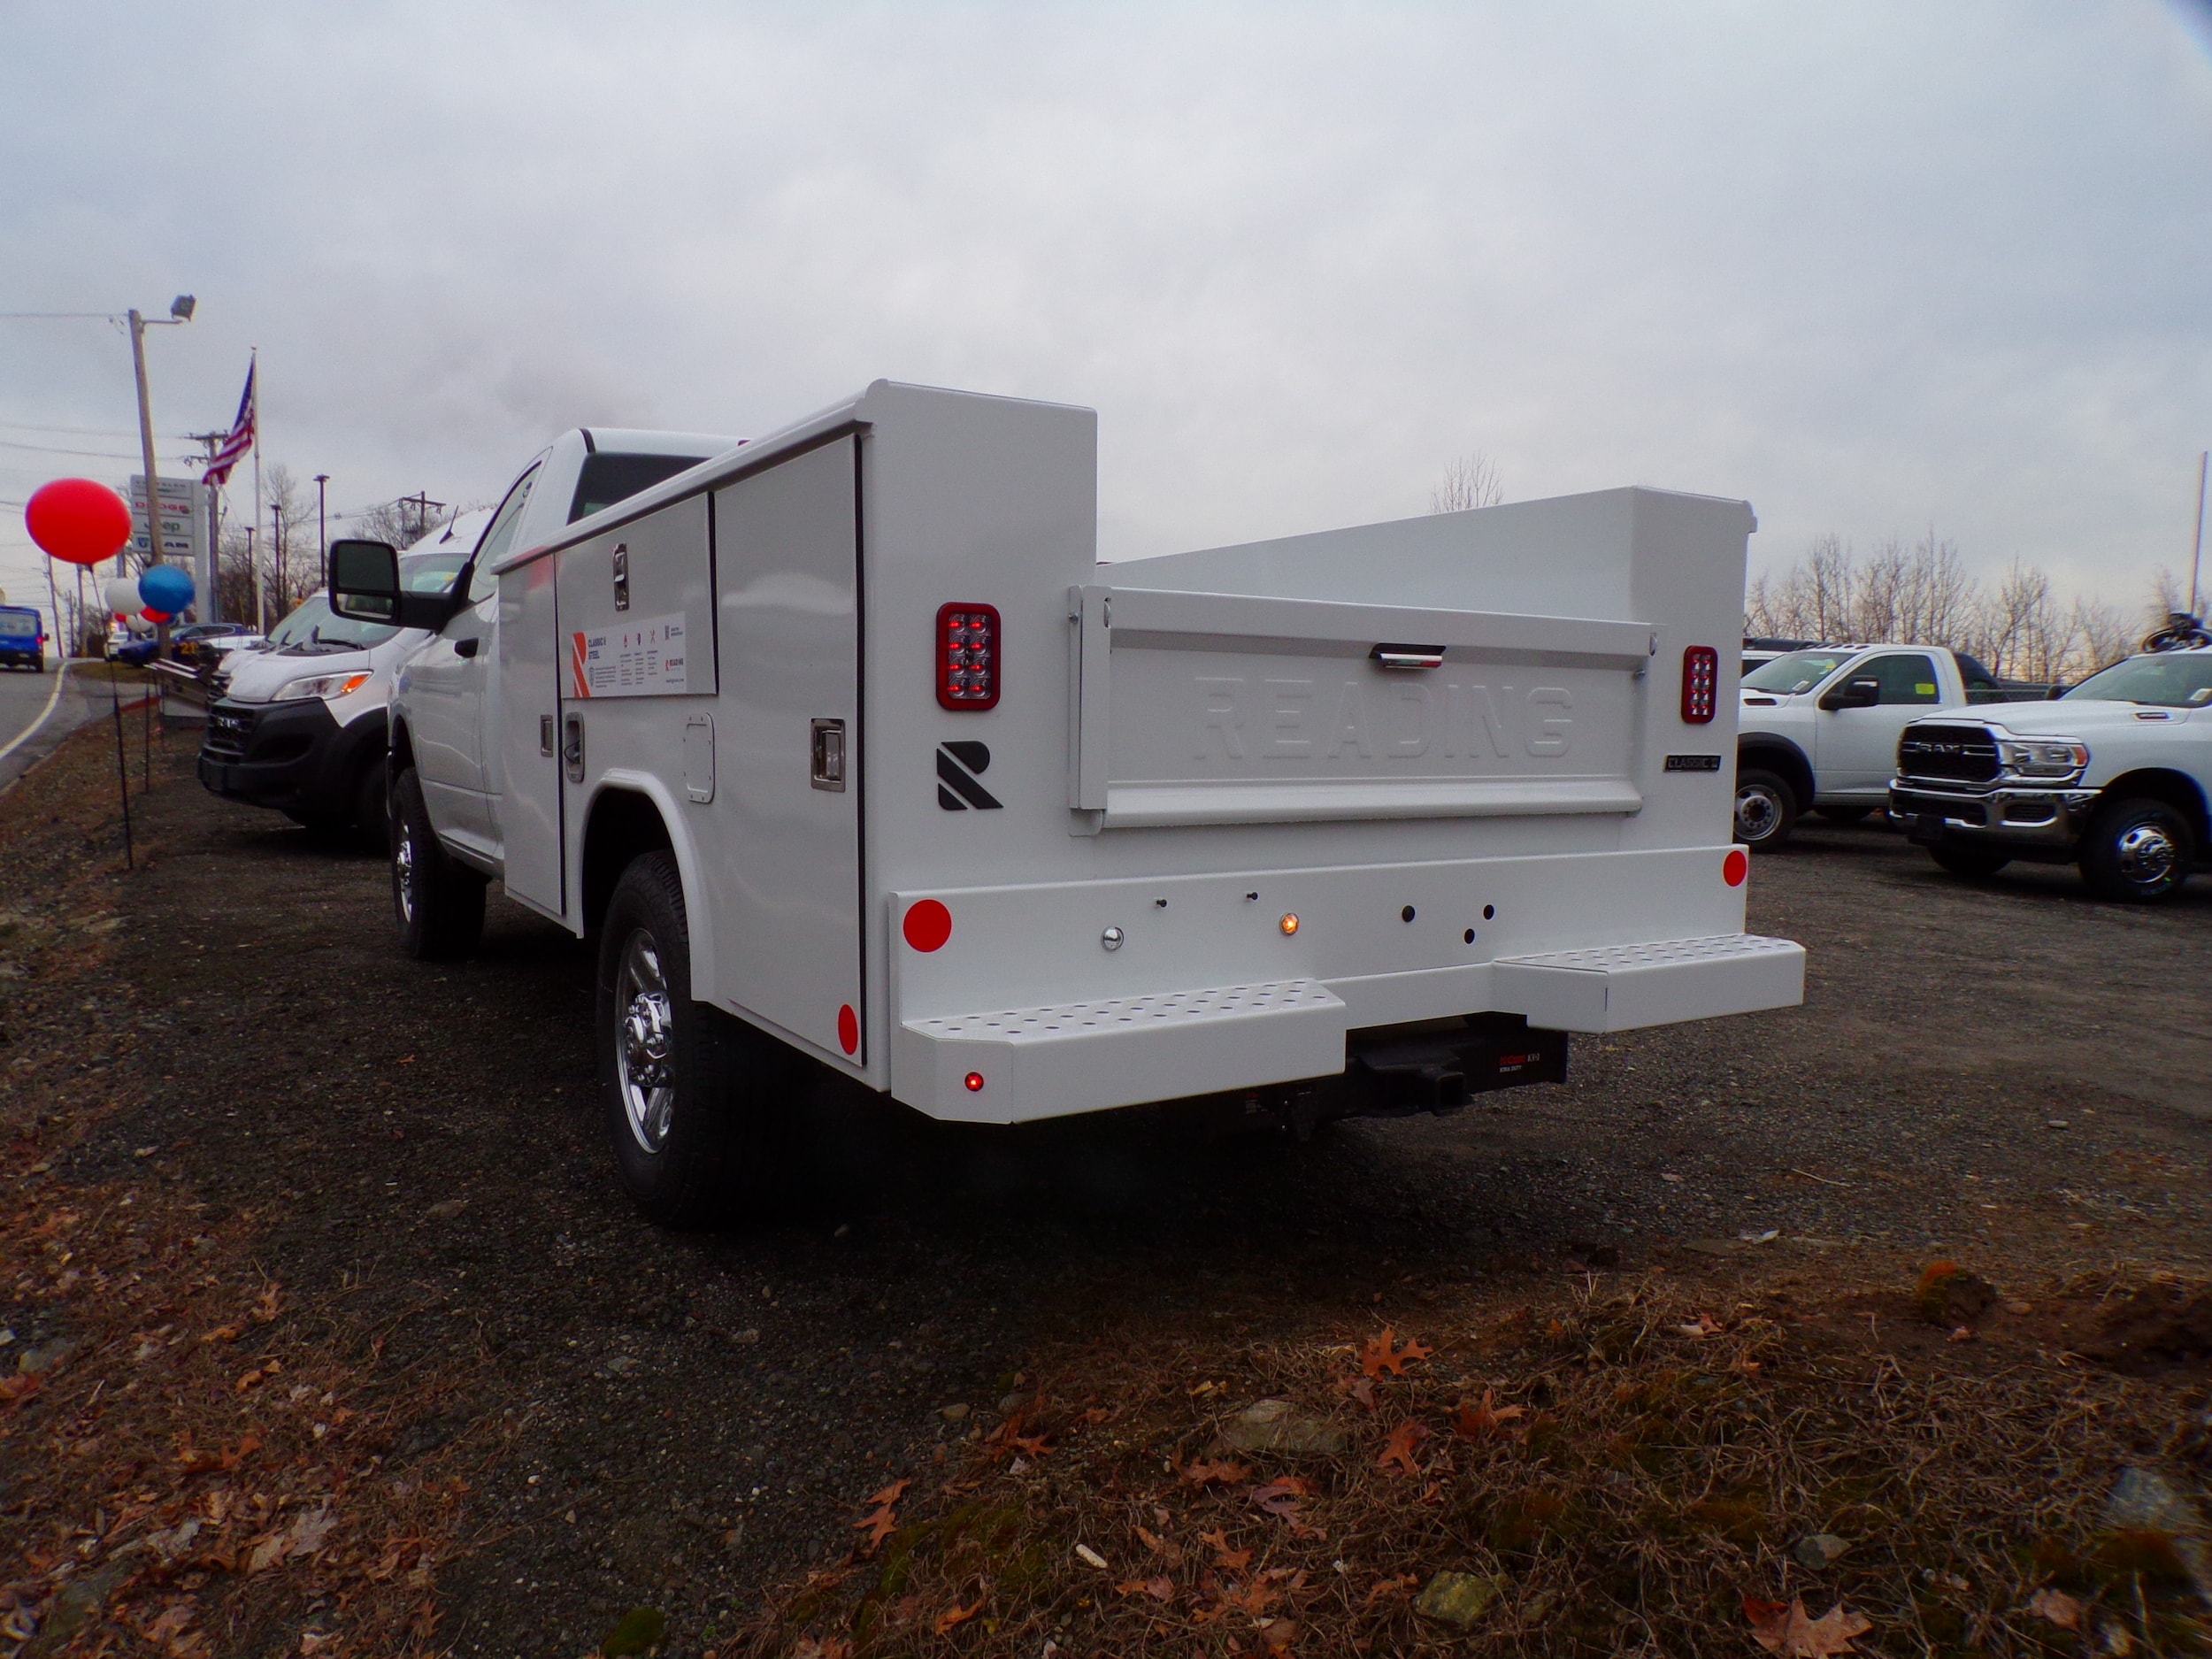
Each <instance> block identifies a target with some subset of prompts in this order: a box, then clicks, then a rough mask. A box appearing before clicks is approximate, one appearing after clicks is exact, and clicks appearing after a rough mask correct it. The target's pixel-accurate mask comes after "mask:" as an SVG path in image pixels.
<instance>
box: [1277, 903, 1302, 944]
mask: <svg viewBox="0 0 2212 1659" xmlns="http://www.w3.org/2000/svg"><path fill="white" fill-rule="evenodd" d="M1277 926H1279V927H1280V928H1281V929H1282V930H1283V937H1284V938H1285V939H1288V938H1289V937H1290V936H1291V935H1292V934H1293V933H1296V932H1297V931H1298V912H1297V911H1295V910H1293V911H1291V912H1290V913H1289V914H1288V915H1286V916H1285V917H1284V918H1283V919H1282V920H1281V921H1280V922H1279V923H1278V924H1277Z"/></svg>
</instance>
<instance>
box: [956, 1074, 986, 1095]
mask: <svg viewBox="0 0 2212 1659" xmlns="http://www.w3.org/2000/svg"><path fill="white" fill-rule="evenodd" d="M960 1080H961V1081H962V1082H963V1083H965V1084H966V1085H967V1086H968V1093H969V1094H981V1093H983V1073H982V1072H980V1071H971V1072H969V1073H968V1075H967V1076H965V1077H964V1078H962V1079H960Z"/></svg>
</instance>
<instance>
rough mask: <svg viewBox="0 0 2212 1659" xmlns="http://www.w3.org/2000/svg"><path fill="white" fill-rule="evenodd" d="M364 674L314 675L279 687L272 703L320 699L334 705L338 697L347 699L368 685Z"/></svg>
mask: <svg viewBox="0 0 2212 1659" xmlns="http://www.w3.org/2000/svg"><path fill="white" fill-rule="evenodd" d="M369 680H370V676H369V675H367V674H365V673H358V672H356V673H351V674H314V675H311V676H309V677H308V678H307V679H305V680H293V681H291V682H290V683H289V684H288V685H285V686H282V687H279V689H278V691H277V694H276V695H275V696H273V697H272V698H270V699H269V701H270V702H272V703H304V702H306V701H307V699H308V698H310V697H320V698H322V699H323V700H324V701H325V702H326V703H334V702H336V701H337V700H338V699H339V698H340V697H349V696H351V695H353V694H354V693H355V692H357V691H358V690H360V689H361V687H364V686H365V685H367V684H368V683H369Z"/></svg>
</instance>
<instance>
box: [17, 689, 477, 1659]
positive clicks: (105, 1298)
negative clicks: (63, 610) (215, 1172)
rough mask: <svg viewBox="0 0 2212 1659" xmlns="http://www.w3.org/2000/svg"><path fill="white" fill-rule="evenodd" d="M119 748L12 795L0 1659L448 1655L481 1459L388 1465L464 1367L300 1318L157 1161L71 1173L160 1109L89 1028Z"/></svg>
mask: <svg viewBox="0 0 2212 1659" xmlns="http://www.w3.org/2000/svg"><path fill="white" fill-rule="evenodd" d="M112 741H113V739H112V734H111V733H108V732H107V731H105V730H104V728H101V727H95V728H93V729H91V730H89V731H87V732H82V733H77V734H76V735H74V736H73V737H72V738H71V739H70V740H69V741H68V742H67V743H65V745H64V746H63V748H62V749H60V750H58V751H57V753H56V754H55V755H54V756H53V757H50V759H49V760H48V761H47V762H45V763H43V764H42V765H41V766H39V767H38V768H36V769H35V770H34V771H33V772H31V773H29V774H28V775H27V777H26V778H25V779H24V780H23V781H22V783H21V784H20V785H19V787H17V788H15V789H14V790H12V791H11V792H9V794H8V795H7V796H6V797H5V798H4V799H0V837H4V839H5V840H6V842H7V845H8V847H9V849H10V855H11V856H10V859H9V861H8V864H7V868H6V869H5V870H4V871H0V967H4V976H0V977H4V981H5V982H4V983H0V994H4V995H0V1062H4V1064H5V1066H6V1068H7V1069H6V1071H5V1073H4V1075H5V1078H6V1089H5V1094H4V1099H0V1180H4V1187H0V1194H4V1196H0V1324H7V1323H10V1322H12V1325H14V1326H15V1327H17V1328H15V1329H14V1330H13V1332H12V1337H11V1340H9V1341H8V1342H7V1343H6V1344H5V1345H4V1346H0V1503H4V1509H0V1653H5V1654H9V1655H15V1654H19V1653H24V1654H36V1655H42V1656H44V1655H58V1654H76V1653H84V1654H100V1653H108V1652H115V1653H136V1654H143V1653H157V1654H168V1655H180V1656H182V1655H221V1654H233V1653H239V1652H244V1651H273V1652H285V1653H327V1654H332V1655H340V1654H352V1653H365V1652H373V1653H379V1654H412V1653H428V1652H432V1651H436V1650H437V1647H438V1644H437V1642H436V1640H435V1632H436V1624H437V1609H436V1605H435V1602H434V1598H433V1595H432V1593H431V1583H432V1573H433V1571H434V1568H435V1567H436V1565H437V1564H438V1563H439V1562H440V1561H441V1560H442V1559H443V1558H445V1557H446V1556H447V1555H449V1553H450V1552H451V1551H452V1550H453V1549H454V1548H455V1540H456V1537H457V1532H458V1529H459V1526H460V1518H461V1514H462V1510H463V1507H464V1505H463V1502H462V1500H463V1497H464V1495H465V1493H466V1492H467V1490H468V1477H469V1474H470V1472H471V1470H472V1467H473V1463H474V1460H475V1459H476V1458H478V1457H480V1455H483V1454H484V1452H485V1451H486V1449H487V1448H484V1447H482V1446H480V1445H478V1444H475V1443H473V1442H471V1441H468V1440H462V1441H457V1442H455V1443H454V1444H451V1445H449V1446H446V1447H443V1448H428V1447H425V1448H423V1449H422V1455H415V1456H411V1457H403V1458H395V1452H396V1451H400V1452H404V1451H406V1450H409V1449H412V1448H410V1447H409V1445H408V1437H409V1432H410V1430H411V1428H412V1427H413V1426H414V1425H417V1424H419V1423H423V1422H425V1421H426V1420H429V1419H431V1418H433V1417H434V1416H435V1415H436V1414H437V1412H438V1411H439V1410H440V1409H441V1406H442V1402H443V1401H444V1400H445V1399H446V1398H447V1396H448V1395H449V1394H450V1393H451V1392H452V1391H453V1390H454V1389H455V1388H456V1387H457V1386H459V1385H460V1384H461V1383H462V1382H463V1381H465V1376H463V1375H460V1374H458V1373H462V1372H465V1369H466V1366H465V1363H456V1364H454V1365H450V1366H447V1367H445V1368H443V1369H442V1370H441V1371H438V1372H436V1373H432V1372H428V1371H403V1370H401V1369H400V1368H398V1367H396V1366H394V1365H391V1364H389V1363H387V1362H385V1360H384V1359H383V1356H382V1352H381V1348H382V1344H381V1341H380V1334H379V1333H377V1332H376V1331H373V1330H365V1329H360V1328H357V1327H356V1326H354V1325H349V1323H347V1322H346V1321H345V1320H344V1319H343V1318H342V1317H338V1316H336V1315H334V1314H333V1313H332V1312H331V1311H330V1310H326V1309H315V1310H300V1309H296V1307H295V1306H294V1305H293V1302H292V1301H291V1299H290V1298H289V1297H288V1295H287V1294H286V1293H285V1290H284V1287H283V1286H279V1285H276V1284H273V1283H271V1282H269V1281H268V1280H267V1279H265V1276H264V1275H263V1274H262V1272H261V1271H259V1269H258V1268H257V1265H256V1264H255V1262H254V1259H253V1249H254V1241H255V1240H256V1238H257V1234H258V1233H259V1228H260V1224H261V1222H262V1220H263V1219H264V1218H263V1217H257V1216H255V1215H253V1214H250V1213H246V1212H239V1213H235V1214H225V1213H223V1212H222V1211H221V1210H219V1208H211V1207H210V1206H209V1205H207V1204H205V1203H204V1202H198V1201H197V1199H196V1196H195V1195H194V1194H192V1193H191V1192H190V1191H189V1190H188V1187H185V1185H184V1184H183V1183H182V1182H181V1181H180V1179H177V1177H176V1174H175V1172H174V1171H173V1170H172V1169H171V1168H169V1167H168V1166H167V1164H166V1162H165V1160H164V1159H158V1158H156V1157H155V1156H153V1154H154V1152H155V1150H156V1149H155V1148H148V1149H147V1156H145V1157H144V1158H143V1159H142V1160H141V1159H129V1160H127V1163H126V1164H125V1166H124V1168H123V1169H122V1170H121V1171H118V1170H116V1168H115V1164H114V1160H113V1158H112V1156H110V1157H109V1158H108V1161H107V1164H106V1165H105V1170H106V1173H104V1175H101V1174H96V1173H95V1171H99V1170H100V1168H101V1165H100V1164H98V1163H97V1162H96V1161H95V1162H91V1163H87V1162H85V1161H84V1156H83V1155H84V1154H85V1153H86V1152H87V1151H88V1150H90V1148H91V1147H92V1146H93V1145H94V1144H95V1143H96V1137H97V1136H98V1134H99V1132H100V1131H101V1129H102V1127H103V1126H104V1125H106V1124H108V1123H109V1122H110V1121H111V1119H112V1118H113V1117H114V1115H115V1114H116V1112H117V1111H118V1110H119V1109H120V1108H122V1107H123V1106H125V1105H126V1104H127V1103H129V1102H134V1101H136V1100H139V1099H142V1098H143V1097H144V1094H145V1093H146V1091H147V1090H148V1089H149V1088H150V1087H158V1085H157V1084H155V1083H154V1082H153V1081H152V1079H150V1076H148V1075H147V1073H148V1072H149V1071H150V1070H151V1068H149V1067H146V1066H144V1065H143V1064H141V1060H142V1054H143V1047H142V1037H141V1036H140V1035H139V1034H138V1033H135V1032H134V1030H133V1029H132V1028H130V1027H129V1026H128V1025H120V1024H118V1025H110V1024H109V1023H107V1021H106V1019H105V1017H104V1013H103V1012H99V1011H95V1010H104V1009H105V1008H106V1007H107V1006H109V1005H111V1004H112V1003H113V1002H115V1000H116V999H115V998H114V996H113V991H114V986H115V979H116V976H115V973H114V958H115V956H116V952H117V949H118V945H117V942H116V941H118V939H119V938H120V937H122V935H120V934H119V933H118V932H117V931H116V930H117V929H118V927H119V926H121V924H120V922H119V920H118V918H119V916H127V912H128V911H129V909H130V907H131V902H132V900H131V889H130V885H129V883H130V879H127V878H119V864H120V860H119V852H120V838H119V829H118V826H117V825H116V824H115V823H114V822H113V821H112V820H113V815H114V803H113V799H112V796H111V795H104V788H105V785H106V781H107V780H108V778H109V777H110V776H111V773H110V772H109V770H108V769H110V768H111V767H112V766H113V764H114V758H113V749H112V748H111V744H112ZM133 759H134V772H135V764H136V761H137V759H138V757H136V756H135V755H134V757H133ZM188 764H189V746H188V745H187V744H181V743H172V744H171V745H170V746H169V747H168V749H167V750H166V751H165V752H162V753H158V754H157V757H156V762H155V765H156V770H157V774H158V773H163V772H170V773H173V772H176V771H178V770H180V769H181V768H183V767H185V766H188ZM136 781H137V780H136V778H135V776H134V780H133V782H134V786H135V784H136ZM151 850H153V849H151V848H148V847H142V849H141V852H142V855H144V854H146V853H148V852H150V851H151ZM143 867H144V865H143V864H142V869H143ZM139 879H142V878H139ZM88 996H92V997H96V998H97V999H98V1000H97V1002H92V1001H84V1000H83V999H86V998H87V997H88Z"/></svg>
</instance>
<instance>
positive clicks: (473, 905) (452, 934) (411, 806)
mask: <svg viewBox="0 0 2212 1659" xmlns="http://www.w3.org/2000/svg"><path fill="white" fill-rule="evenodd" d="M391 841H392V909H393V911H394V912H395V914H396V916H397V917H398V918H399V938H400V943H401V944H402V946H403V947H404V948H405V949H406V951H407V954H408V955H409V956H413V957H415V958H416V959H417V960H419V961H422V962H452V961H456V960H457V959H459V958H460V957H463V956H467V955H468V954H469V952H470V951H472V950H473V949H476V941H478V940H479V939H480V938H481V937H482V936H483V933H484V878H483V877H482V876H480V875H478V874H477V873H476V872H475V871H473V870H471V869H469V868H468V867H467V866H466V865H465V864H457V863H456V862H455V861H454V860H453V859H452V858H450V857H449V856H447V855H446V850H445V849H444V848H442V847H441V846H439V845H438V833H437V831H436V830H434V829H433V828H432V827H431V824H430V809H429V808H428V807H427V806H426V805H425V804H424V803H423V798H422V780H421V779H419V778H418V777H417V776H416V775H415V769H414V768H413V767H412V766H410V767H409V768H408V769H407V770H406V771H405V772H402V773H400V774H399V782H398V783H397V784H396V786H395V787H393V790H392V834H391Z"/></svg>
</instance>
